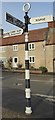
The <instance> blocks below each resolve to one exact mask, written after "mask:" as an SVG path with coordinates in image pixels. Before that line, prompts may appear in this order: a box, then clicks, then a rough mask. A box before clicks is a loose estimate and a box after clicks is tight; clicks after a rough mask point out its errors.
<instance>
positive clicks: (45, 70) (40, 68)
mask: <svg viewBox="0 0 55 120" xmlns="http://www.w3.org/2000/svg"><path fill="white" fill-rule="evenodd" d="M39 70H41V71H42V73H45V72H47V71H48V69H47V68H46V67H44V66H40V67H39Z"/></svg>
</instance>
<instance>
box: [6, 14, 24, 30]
mask: <svg viewBox="0 0 55 120" xmlns="http://www.w3.org/2000/svg"><path fill="white" fill-rule="evenodd" d="M6 21H7V22H9V23H11V24H13V25H15V26H17V27H20V28H22V29H23V28H24V23H23V22H22V21H20V20H19V19H17V18H15V17H13V16H12V15H10V14H9V13H7V12H6Z"/></svg>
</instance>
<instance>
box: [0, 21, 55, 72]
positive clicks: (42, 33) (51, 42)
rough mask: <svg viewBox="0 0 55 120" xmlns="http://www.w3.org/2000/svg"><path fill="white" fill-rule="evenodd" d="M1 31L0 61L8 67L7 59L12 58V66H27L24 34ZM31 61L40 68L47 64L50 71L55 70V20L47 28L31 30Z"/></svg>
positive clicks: (32, 64) (31, 64) (35, 66)
mask: <svg viewBox="0 0 55 120" xmlns="http://www.w3.org/2000/svg"><path fill="white" fill-rule="evenodd" d="M2 33H3V31H2V32H0V61H1V60H3V62H4V64H5V66H6V67H7V59H9V58H10V57H11V58H12V67H13V68H16V67H17V65H18V64H22V67H23V68H25V40H24V34H20V35H15V34H14V35H13V36H12V35H9V34H8V35H7V36H6V37H5V34H3V38H1V34H2ZM29 63H30V66H32V67H34V68H36V69H38V68H39V67H40V66H45V67H46V68H47V69H48V72H53V71H55V21H53V22H49V23H48V27H47V28H41V29H36V30H31V31H29Z"/></svg>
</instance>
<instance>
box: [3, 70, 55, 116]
mask: <svg viewBox="0 0 55 120" xmlns="http://www.w3.org/2000/svg"><path fill="white" fill-rule="evenodd" d="M53 79H54V80H53ZM30 83H31V107H32V111H33V113H32V115H29V116H27V115H26V114H25V112H24V111H25V107H26V100H25V92H24V91H25V77H24V74H22V73H18V72H3V73H2V107H3V111H2V117H5V118H29V117H30V118H53V117H54V116H53V115H54V108H55V96H54V100H53V94H54V92H53V90H54V86H55V75H54V78H53V75H50V74H48V75H44V74H42V75H41V74H31V75H30Z"/></svg>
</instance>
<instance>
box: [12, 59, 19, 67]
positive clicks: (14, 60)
mask: <svg viewBox="0 0 55 120" xmlns="http://www.w3.org/2000/svg"><path fill="white" fill-rule="evenodd" d="M17 64H18V57H13V67H14V68H17V67H18V66H17Z"/></svg>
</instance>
